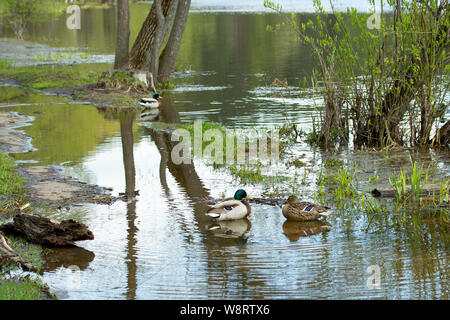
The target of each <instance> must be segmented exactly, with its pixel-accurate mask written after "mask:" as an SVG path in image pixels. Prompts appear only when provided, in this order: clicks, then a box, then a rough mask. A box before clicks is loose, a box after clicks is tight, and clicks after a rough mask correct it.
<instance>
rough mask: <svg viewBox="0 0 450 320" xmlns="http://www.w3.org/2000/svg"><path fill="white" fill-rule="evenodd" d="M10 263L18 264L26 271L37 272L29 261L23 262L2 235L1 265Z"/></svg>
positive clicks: (0, 239) (0, 236)
mask: <svg viewBox="0 0 450 320" xmlns="http://www.w3.org/2000/svg"><path fill="white" fill-rule="evenodd" d="M8 262H18V263H19V264H20V265H21V266H22V268H23V269H24V270H29V271H35V269H34V268H33V267H32V266H31V264H30V263H29V262H28V261H25V260H23V259H22V258H21V257H19V255H18V254H17V253H15V252H14V250H13V249H11V247H10V246H9V245H8V243H7V242H6V239H5V237H4V236H3V235H2V234H1V233H0V265H2V264H5V263H8Z"/></svg>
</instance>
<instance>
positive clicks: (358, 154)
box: [0, 6, 450, 299]
mask: <svg viewBox="0 0 450 320" xmlns="http://www.w3.org/2000/svg"><path fill="white" fill-rule="evenodd" d="M133 8H134V9H133ZM136 8H137V7H136V6H134V7H132V15H133V14H136V21H137V22H136V25H138V24H139V22H142V19H143V16H145V15H144V14H143V13H142V14H141V15H142V16H141V15H139V14H137V11H138V9H136ZM133 12H134V13H133ZM89 15H90V17H91V18H88V20H87V21H88V22H89V23H97V22H96V21H98V17H100V16H101V17H103V18H102V19H104V20H103V21H105V23H104V24H103V26H99V27H100V30H97V29H96V30H97V31H96V33H95V35H93V34H92V33H88V31H87V30H84V29H83V28H82V29H81V31H80V35H81V37H80V38H78V39H75V38H72V39H67V38H66V37H64V36H63V35H64V32H66V31H58V30H57V28H56V27H55V29H50V31H49V32H50V33H51V35H52V36H51V37H52V38H54V39H55V42H56V46H60V47H62V46H63V45H61V44H62V43H65V44H64V46H67V47H83V46H88V47H89V48H90V49H91V50H92V53H96V54H97V53H98V54H105V55H107V54H112V53H113V48H114V46H113V44H114V40H111V39H113V36H114V33H113V32H112V31H108V28H106V27H105V26H106V25H108V23H107V22H111V23H113V21H114V20H113V18H112V17H114V15H113V13H108V11H102V10H99V11H94V12H91V13H89ZM108 17H109V18H108ZM274 18H275V17H274V16H273V15H266V14H260V13H258V14H254V13H242V14H239V15H238V16H237V15H233V14H229V13H215V14H209V13H204V12H193V13H191V16H190V20H189V24H188V26H187V30H186V37H185V38H184V39H183V43H182V48H181V52H180V58H179V62H178V63H179V67H178V71H177V72H176V73H175V79H174V84H175V88H174V89H173V90H171V91H168V92H166V93H165V95H164V100H163V105H162V109H161V110H162V114H161V115H160V118H159V121H158V122H161V123H193V121H195V120H203V121H205V122H206V121H207V122H215V123H219V124H220V125H222V126H224V127H227V128H239V129H246V128H249V127H252V126H254V127H257V128H273V127H281V126H283V125H284V124H285V123H286V122H289V123H291V124H296V125H297V126H298V128H299V129H301V130H303V131H305V132H310V131H311V130H312V119H313V118H315V119H317V118H318V116H319V112H320V110H321V100H320V98H319V97H317V96H314V95H313V94H310V93H308V92H306V91H302V90H301V89H299V88H298V82H299V81H301V80H302V79H303V77H304V76H306V75H309V74H310V72H311V68H312V66H313V63H312V57H311V55H310V53H308V51H307V50H306V48H304V47H302V46H301V45H299V44H291V45H290V47H287V43H288V41H287V40H288V37H289V35H288V34H287V33H286V34H283V33H282V34H281V35H277V36H274V35H273V34H270V33H266V31H265V25H266V24H267V23H269V22H273V21H274V20H273V19H274ZM108 19H110V20H108ZM139 19H140V20H139ZM132 20H133V19H132ZM54 23H55V24H56V25H58V24H61V23H62V22H61V21H55V22H54ZM42 30H43V29H39V28H37V29H35V30H34V31H33V32H34V33H33V37H35V39H39V38H40V37H42V36H44V31H42ZM47 31H48V30H47ZM58 32H61V34H60V35H59V36H58ZM47 35H48V34H45V36H47ZM80 39H81V40H80ZM79 41H81V42H79ZM94 42H96V43H97V44H94ZM52 45H55V43H52ZM261 48H265V50H261ZM280 48H282V50H281V49H280ZM297 70H300V73H299V72H297ZM275 78H279V79H287V81H288V84H289V90H288V91H287V92H283V94H282V95H281V96H280V95H279V94H277V92H274V90H278V89H274V88H273V87H272V86H271V84H272V82H273V80H274V79H275ZM13 88H15V87H13V86H9V85H8V84H7V85H6V86H4V87H2V90H0V92H2V96H0V104H1V111H14V112H20V113H22V114H24V115H25V116H28V117H33V120H32V121H31V122H30V125H28V126H26V127H22V128H20V130H23V131H24V133H25V134H27V135H29V136H31V137H32V140H31V144H32V147H33V149H32V150H31V152H26V153H19V152H18V153H13V154H12V155H13V156H14V158H15V159H16V160H17V161H18V162H19V163H20V164H21V165H24V166H42V165H60V166H62V167H63V169H64V174H65V175H66V176H71V177H74V178H77V179H79V180H81V181H84V182H86V183H91V184H96V185H99V186H106V187H111V188H112V195H113V196H119V194H121V193H125V192H127V191H128V192H131V191H135V190H139V195H138V196H136V197H135V198H134V199H130V200H129V201H127V202H124V201H117V202H115V203H113V204H111V205H106V204H84V205H82V206H76V207H72V208H71V209H70V210H54V211H53V212H51V213H50V215H51V216H52V217H54V218H56V219H67V218H72V217H75V218H76V219H77V220H79V221H81V222H83V223H85V224H87V225H88V226H89V227H90V229H91V230H92V231H93V233H94V235H95V239H94V240H92V241H86V242H80V243H79V246H80V248H78V249H74V250H66V249H60V250H53V251H52V254H51V256H50V255H49V256H48V257H47V264H48V266H47V267H46V268H43V272H42V278H43V280H44V281H45V282H46V283H48V285H49V287H50V289H51V291H52V292H54V293H55V294H56V295H57V296H58V298H60V299H233V298H235V299H275V298H277V299H278V298H282V299H290V298H305V299H310V298H312V299H360V298H362V299H448V295H449V285H448V283H449V275H450V270H449V267H448V266H449V261H448V259H449V253H450V251H449V245H450V238H449V223H448V221H447V222H446V221H445V220H443V219H442V216H441V215H440V214H439V213H438V214H436V213H429V212H425V211H419V212H397V211H396V210H393V209H392V207H391V206H390V205H391V204H392V200H382V201H385V202H386V203H387V205H388V208H389V211H388V212H387V213H385V214H380V215H377V216H375V217H373V216H372V215H371V214H368V213H367V212H364V211H363V210H361V209H360V208H359V207H358V206H357V205H356V204H355V203H354V202H352V201H348V202H346V204H339V203H337V202H336V201H335V198H334V193H333V192H334V188H333V187H331V186H324V189H323V193H324V202H325V204H327V205H328V206H330V207H332V208H333V210H334V214H333V215H330V217H329V218H328V219H327V222H326V224H325V225H323V224H321V225H315V224H313V225H302V224H298V223H294V224H292V223H287V222H285V219H284V217H283V216H282V214H281V209H280V208H279V207H277V206H271V205H264V204H252V213H251V215H250V216H249V217H248V219H244V220H240V221H234V222H230V223H226V222H223V223H218V225H217V224H213V223H212V222H211V220H210V219H209V218H208V217H206V216H205V212H206V210H207V209H208V207H209V206H208V202H207V201H205V198H214V199H218V198H221V197H222V195H223V194H224V195H226V196H232V195H233V193H234V191H235V190H236V189H238V188H244V189H245V190H246V191H247V193H248V194H249V196H250V197H253V198H256V197H266V198H267V197H270V194H272V196H273V197H280V198H287V196H288V195H289V194H291V193H298V194H299V196H300V197H301V198H302V199H304V200H310V201H313V200H316V199H314V198H315V196H317V194H318V190H319V188H320V183H319V182H318V180H319V177H320V176H321V173H322V174H325V172H326V170H328V172H329V174H330V175H331V174H334V173H335V172H337V171H338V170H339V169H340V168H348V169H349V170H350V169H351V167H352V166H354V168H355V170H356V177H357V182H356V181H355V188H356V191H357V194H358V195H361V194H363V193H366V192H367V193H368V191H369V190H371V188H373V187H388V186H389V185H390V184H389V178H390V177H391V176H392V174H393V173H398V172H399V169H400V168H403V169H404V170H406V171H408V172H409V170H410V168H411V165H410V158H411V157H412V158H413V159H414V160H416V161H417V162H419V163H423V164H424V165H425V166H428V165H430V168H432V171H433V174H432V179H434V180H435V181H441V180H442V179H445V178H446V177H447V179H448V176H449V174H450V165H449V164H450V154H449V152H448V150H441V151H440V150H426V151H421V152H418V151H410V150H401V151H400V150H398V151H395V150H390V151H389V152H388V153H386V152H385V153H383V152H372V151H370V150H365V151H357V150H352V149H342V150H339V151H337V152H336V153H334V154H331V153H329V152H325V151H321V150H320V149H318V148H314V147H311V146H309V145H308V144H307V143H306V142H304V139H298V142H296V143H294V144H293V145H292V147H291V148H290V149H289V152H288V153H287V154H286V155H285V158H282V161H281V164H280V166H278V167H276V168H265V169H264V170H265V171H263V173H262V174H263V175H265V176H268V177H270V176H272V177H276V178H277V179H276V180H273V181H274V182H273V183H268V182H267V181H268V180H264V182H260V183H254V184H253V183H249V184H244V183H242V182H241V181H240V179H239V177H236V176H234V175H232V174H230V172H229V171H227V170H217V169H215V168H214V167H212V166H211V165H208V164H206V162H205V161H204V160H203V159H201V158H194V162H193V164H190V165H187V164H186V165H175V164H174V163H173V162H172V160H171V157H170V156H169V154H170V150H171V148H172V146H173V145H172V142H171V140H170V134H169V133H168V132H166V131H162V130H159V128H158V123H156V124H155V122H145V121H140V120H139V119H138V115H136V114H134V113H133V112H131V113H125V112H124V113H122V114H120V113H119V114H112V113H110V112H107V111H105V109H104V108H99V107H96V106H93V105H90V104H89V103H78V102H74V101H71V100H70V99H68V98H62V97H55V96H52V95H40V94H39V95H36V94H34V93H30V94H15V95H14V98H11V96H10V95H8V93H10V92H12V91H13V90H18V89H17V88H16V89H13ZM20 90H24V89H20ZM293 159H298V161H300V162H297V164H298V165H297V166H296V165H290V164H289V163H290V162H291V161H292V160H293ZM329 159H332V160H334V163H335V165H334V166H328V167H327V160H329ZM330 163H333V162H332V161H328V164H330ZM430 170H431V169H430ZM430 176H431V175H430ZM375 177H378V178H376V179H375ZM382 201H381V203H382ZM444 214H445V213H444ZM446 214H447V217H448V213H446ZM444 216H445V215H444ZM412 217H417V222H414V223H413V222H412V221H413V218H412ZM414 219H415V218H414ZM69 251H70V252H69ZM374 268H375V269H376V268H378V269H377V270H379V271H380V285H379V286H375V287H374V286H371V285H370V279H371V278H370V277H371V276H372V275H373V270H374ZM368 283H369V285H368Z"/></svg>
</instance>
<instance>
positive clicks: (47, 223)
mask: <svg viewBox="0 0 450 320" xmlns="http://www.w3.org/2000/svg"><path fill="white" fill-rule="evenodd" d="M0 231H3V232H5V233H19V234H23V235H25V236H26V238H27V239H28V240H29V241H31V242H35V243H39V244H43V245H47V246H55V247H66V246H74V245H75V241H79V240H93V239H94V235H93V233H92V232H91V231H90V230H89V229H88V227H87V226H86V225H84V224H83V223H80V222H77V221H74V220H64V221H62V222H61V223H58V222H56V221H54V220H51V219H48V218H45V217H40V216H37V215H30V214H23V213H18V214H16V215H15V216H14V220H13V222H11V223H7V224H4V225H1V226H0Z"/></svg>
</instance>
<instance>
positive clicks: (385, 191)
mask: <svg viewBox="0 0 450 320" xmlns="http://www.w3.org/2000/svg"><path fill="white" fill-rule="evenodd" d="M440 189H441V184H438V183H434V184H426V185H423V186H422V187H421V189H420V194H421V195H428V194H433V193H437V194H439V190H440ZM406 192H408V193H410V192H411V186H410V185H407V186H406ZM371 193H372V196H374V197H375V198H378V197H383V198H391V197H395V195H396V194H397V191H396V189H394V188H379V189H377V188H375V189H373V190H372V191H371Z"/></svg>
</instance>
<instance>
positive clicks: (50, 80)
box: [0, 63, 111, 89]
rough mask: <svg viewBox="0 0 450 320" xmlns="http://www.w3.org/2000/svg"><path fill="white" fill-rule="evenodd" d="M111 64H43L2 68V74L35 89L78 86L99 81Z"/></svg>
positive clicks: (0, 72) (0, 73)
mask: <svg viewBox="0 0 450 320" xmlns="http://www.w3.org/2000/svg"><path fill="white" fill-rule="evenodd" d="M108 69H111V65H110V64H104V63H98V64H75V65H72V66H66V65H42V66H26V67H15V68H0V76H3V77H7V78H10V79H15V80H16V81H17V82H19V83H20V84H22V85H24V86H27V87H31V88H34V89H46V88H61V87H78V86H83V85H87V84H93V83H97V82H98V80H99V78H100V76H101V74H102V72H103V71H106V70H108Z"/></svg>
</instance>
